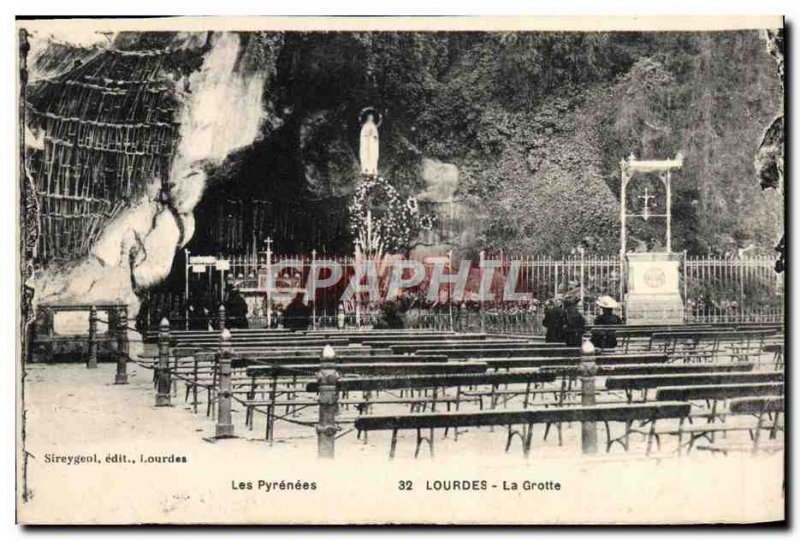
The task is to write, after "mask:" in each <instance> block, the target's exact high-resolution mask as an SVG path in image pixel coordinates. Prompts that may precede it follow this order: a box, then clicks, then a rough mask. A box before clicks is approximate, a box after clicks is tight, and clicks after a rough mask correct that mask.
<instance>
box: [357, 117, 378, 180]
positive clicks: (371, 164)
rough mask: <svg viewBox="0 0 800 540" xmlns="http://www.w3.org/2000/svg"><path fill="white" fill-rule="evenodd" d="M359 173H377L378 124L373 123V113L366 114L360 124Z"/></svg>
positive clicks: (370, 174)
mask: <svg viewBox="0 0 800 540" xmlns="http://www.w3.org/2000/svg"><path fill="white" fill-rule="evenodd" d="M360 140H361V146H360V156H359V157H360V159H361V174H364V175H367V176H377V175H378V125H377V124H376V123H375V116H374V114H373V113H369V114H368V115H367V120H366V121H365V122H364V124H363V125H362V126H361V137H360Z"/></svg>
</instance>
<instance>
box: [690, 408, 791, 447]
mask: <svg viewBox="0 0 800 540" xmlns="http://www.w3.org/2000/svg"><path fill="white" fill-rule="evenodd" d="M783 411H784V403H783V397H747V398H740V399H733V400H731V403H730V407H729V408H728V414H729V415H732V416H743V415H753V416H755V417H756V422H755V425H744V426H714V427H711V426H709V425H705V426H699V427H693V428H684V424H683V422H681V424H680V426H679V428H678V432H677V435H678V448H679V452H680V448H682V446H683V444H682V441H683V435H689V442H688V451H691V449H692V447H693V445H694V443H695V441H697V440H699V439H700V438H703V437H704V438H706V439H707V440H708V444H701V445H697V446H696V448H697V449H698V450H707V451H710V452H720V453H723V454H725V455H727V454H728V452H731V451H750V452H752V453H754V454H755V453H758V452H759V451H766V452H772V451H777V450H782V449H783V445H782V444H779V445H770V446H767V447H764V446H762V445H761V444H760V442H761V432H762V431H764V430H767V431H768V432H769V439H770V440H771V441H773V440H775V438H776V437H777V433H778V431H780V430H782V429H783V428H782V427H781V426H780V415H781V413H782V412H783ZM736 431H746V432H748V434H749V435H750V440H751V444H749V445H742V444H735V443H734V444H729V443H727V441H726V442H725V443H718V442H715V440H714V433H717V432H723V433H726V434H727V433H729V432H736Z"/></svg>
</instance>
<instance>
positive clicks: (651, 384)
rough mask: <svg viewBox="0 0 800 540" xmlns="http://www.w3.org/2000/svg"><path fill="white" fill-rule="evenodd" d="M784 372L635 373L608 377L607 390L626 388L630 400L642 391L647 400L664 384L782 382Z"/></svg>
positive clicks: (644, 399) (644, 398) (643, 398)
mask: <svg viewBox="0 0 800 540" xmlns="http://www.w3.org/2000/svg"><path fill="white" fill-rule="evenodd" d="M782 381H783V374H782V373H777V372H771V371H770V372H752V373H703V374H691V375H633V376H630V377H608V378H606V381H605V387H606V389H607V390H624V391H625V393H626V395H627V398H628V402H631V401H632V400H633V391H635V390H641V391H642V400H643V401H646V400H647V391H648V390H649V389H651V388H658V387H663V386H688V385H721V384H748V383H767V382H782Z"/></svg>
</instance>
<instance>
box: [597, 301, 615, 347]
mask: <svg viewBox="0 0 800 540" xmlns="http://www.w3.org/2000/svg"><path fill="white" fill-rule="evenodd" d="M596 303H597V305H598V306H599V307H600V309H602V310H603V312H602V313H601V314H600V315H598V316H597V317H596V318H595V319H594V324H595V325H596V326H619V325H621V324H622V318H621V317H620V316H619V315H615V314H614V310H615V309H616V308H618V307H619V303H618V302H617V301H616V300H614V299H613V298H612V297H610V296H608V295H604V296H601V297H600V298H598V299H597V302H596ZM592 343H593V344H594V346H595V347H598V348H600V349H613V348H614V347H616V346H617V331H616V330H614V329H613V328H605V329H593V330H592Z"/></svg>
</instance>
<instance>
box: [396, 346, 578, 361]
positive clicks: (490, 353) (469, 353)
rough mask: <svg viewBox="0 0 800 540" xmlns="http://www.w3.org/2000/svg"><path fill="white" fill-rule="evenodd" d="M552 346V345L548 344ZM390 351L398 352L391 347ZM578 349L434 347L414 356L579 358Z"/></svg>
mask: <svg viewBox="0 0 800 540" xmlns="http://www.w3.org/2000/svg"><path fill="white" fill-rule="evenodd" d="M548 345H552V344H548ZM392 351H395V352H400V350H399V349H396V348H395V347H392ZM580 352H581V350H580V348H579V347H552V346H551V347H537V346H531V345H525V346H519V347H504V348H488V349H481V348H474V347H473V348H464V349H439V348H436V347H431V348H428V347H420V348H418V349H417V350H416V354H446V355H447V356H448V357H450V358H514V357H538V358H544V357H550V356H559V357H561V356H580Z"/></svg>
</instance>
